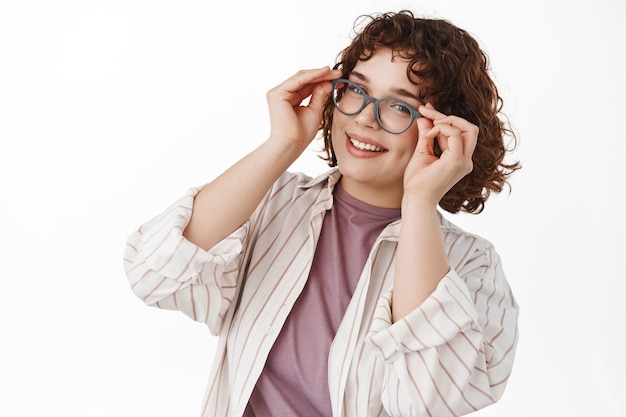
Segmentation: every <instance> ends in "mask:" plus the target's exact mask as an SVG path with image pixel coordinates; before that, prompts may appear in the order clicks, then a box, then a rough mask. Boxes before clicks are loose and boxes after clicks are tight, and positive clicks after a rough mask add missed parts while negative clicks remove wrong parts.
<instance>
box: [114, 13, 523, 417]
mask: <svg viewBox="0 0 626 417" xmlns="http://www.w3.org/2000/svg"><path fill="white" fill-rule="evenodd" d="M307 97H309V98H310V100H309V102H308V104H306V105H303V104H302V102H303V100H304V99H305V98H307ZM267 100H268V107H269V114H270V122H271V131H270V135H269V138H268V139H267V140H266V141H265V142H264V143H262V144H261V145H260V146H259V147H258V148H257V149H255V150H254V151H252V152H251V153H250V154H249V155H247V156H246V157H244V158H243V159H242V160H240V161H239V162H237V163H236V164H235V165H234V166H232V167H231V168H230V169H228V170H227V171H226V172H224V173H223V174H221V175H220V176H219V177H217V178H216V179H214V180H213V181H212V182H210V183H209V184H207V185H205V186H203V187H201V188H194V189H192V190H190V191H189V192H188V193H187V195H186V196H184V197H183V198H182V199H181V200H179V201H178V202H176V203H175V204H174V205H173V206H172V207H171V208H170V209H169V210H167V211H166V212H165V213H163V214H162V215H160V216H158V217H156V218H154V219H153V220H151V221H150V222H148V223H146V224H145V225H143V226H142V227H140V228H139V229H138V230H137V231H136V232H135V233H133V234H132V235H131V236H130V237H129V240H128V246H127V251H126V258H125V267H126V272H127V275H128V278H129V280H130V283H131V286H132V288H133V290H134V291H135V293H136V294H137V295H138V296H139V297H140V298H141V299H142V300H144V301H145V302H146V303H147V304H149V305H153V306H157V307H160V308H167V309H176V310H180V311H182V312H184V313H185V314H187V315H189V316H190V317H192V318H193V319H194V320H197V321H203V322H205V323H206V324H207V326H208V327H209V329H210V331H211V332H212V333H213V334H215V335H219V337H220V338H219V343H218V347H217V356H216V360H215V363H214V367H213V370H212V374H211V378H210V382H209V385H208V388H207V394H206V398H205V401H204V404H203V408H202V416H242V415H243V416H293V415H299V416H381V415H382V416H385V415H388V416H438V417H439V416H448V415H450V416H453V415H462V414H467V413H469V412H472V411H475V410H478V409H479V408H482V407H484V406H486V405H488V404H491V403H493V402H495V401H497V400H498V399H499V398H500V396H501V395H502V392H503V390H504V386H505V384H506V381H507V379H508V377H509V374H510V372H511V367H512V363H513V357H514V352H515V346H516V342H517V305H516V303H515V300H514V298H513V296H512V294H511V291H510V288H509V286H508V284H507V281H506V279H505V277H504V273H503V271H502V267H501V263H500V260H499V257H498V255H497V254H496V252H495V250H494V248H493V247H492V245H491V244H490V243H489V242H487V241H485V240H484V239H482V238H480V237H478V236H476V235H472V234H469V233H467V232H465V231H463V230H461V229H459V228H457V227H456V226H454V225H453V224H451V223H450V222H448V221H447V220H445V219H444V218H443V217H442V216H441V215H440V214H439V212H438V211H437V206H438V205H439V206H440V207H441V208H443V209H444V210H447V211H449V212H458V211H459V210H465V211H468V212H480V211H481V210H482V207H483V204H484V202H485V200H486V199H487V197H488V196H489V194H490V192H492V191H493V192H499V191H501V190H502V188H503V186H504V185H505V180H506V178H507V176H508V175H510V173H512V172H513V171H514V170H516V169H517V168H518V165H517V164H511V165H506V164H505V163H504V162H503V158H504V156H505V154H506V151H507V150H506V147H505V144H504V138H505V137H506V136H507V135H508V134H510V131H509V130H508V129H507V128H506V126H505V124H504V123H503V121H502V120H501V119H500V118H499V117H498V115H499V113H500V107H501V99H500V97H499V95H498V93H497V89H496V87H495V85H494V84H493V82H492V81H491V79H490V78H489V75H488V71H487V60H486V57H485V55H484V54H483V52H482V51H481V50H480V48H479V46H478V44H477V43H476V41H475V40H474V39H473V38H471V36H470V35H468V34H467V33H466V32H465V31H463V30H461V29H459V28H457V27H455V26H454V25H452V24H450V23H449V22H446V21H442V20H431V19H418V18H415V17H414V16H413V15H412V14H411V13H410V12H407V11H403V12H399V13H387V14H383V15H378V16H373V17H371V18H370V21H369V22H368V24H367V26H366V27H365V28H364V29H363V30H362V31H361V33H360V34H358V35H357V36H356V38H355V39H354V40H353V42H352V43H351V45H350V46H348V47H347V48H346V49H345V50H344V51H343V52H342V54H341V56H340V58H339V62H338V63H337V65H336V66H335V69H332V70H331V69H330V68H321V69H316V70H305V71H300V72H299V73H297V74H295V75H294V76H293V77H291V78H289V79H287V80H286V81H284V82H283V83H282V84H280V85H279V86H277V87H275V88H273V89H272V90H270V91H269V92H268V94H267ZM320 126H321V130H322V132H323V136H324V143H325V152H326V159H327V160H328V162H329V164H330V166H331V167H333V168H332V169H331V170H330V171H329V172H328V173H326V174H324V175H321V176H319V177H318V178H315V179H312V178H309V177H307V176H305V175H303V174H292V173H288V172H286V169H287V168H288V167H289V166H290V165H291V163H292V162H293V161H294V160H295V159H296V158H298V156H299V155H300V154H301V153H302V152H303V151H304V150H305V149H306V148H307V146H308V145H309V144H310V142H311V141H312V139H313V138H314V137H315V135H316V133H317V132H318V131H319V130H320Z"/></svg>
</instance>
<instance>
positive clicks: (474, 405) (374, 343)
mask: <svg viewBox="0 0 626 417" xmlns="http://www.w3.org/2000/svg"><path fill="white" fill-rule="evenodd" d="M457 268H458V269H457V270H455V269H451V270H450V271H449V273H448V274H447V275H446V276H445V277H444V278H443V279H442V280H441V281H440V283H439V285H438V286H437V288H436V290H435V291H434V292H433V293H432V294H431V295H430V297H429V298H427V299H426V300H425V301H424V303H422V305H421V306H420V307H418V308H417V309H416V310H414V311H413V312H411V313H410V314H408V315H407V316H405V317H404V318H403V319H401V320H399V321H397V322H396V323H393V324H392V322H391V290H389V291H387V292H386V293H384V294H383V296H382V297H381V298H380V299H379V301H378V305H377V308H376V311H375V317H374V320H373V322H372V326H371V328H370V331H369V333H368V336H367V339H366V340H367V343H368V344H370V346H371V347H372V348H373V349H374V350H375V351H376V352H377V354H378V355H379V356H380V357H381V358H382V359H383V360H384V362H385V375H386V378H385V383H384V386H385V388H384V389H383V393H382V396H383V398H382V403H383V405H384V407H385V409H386V410H387V412H388V413H389V414H390V415H392V416H408V415H417V416H438V417H440V416H458V415H464V414H467V413H470V412H472V411H476V410H478V409H480V408H483V407H485V406H487V405H489V404H491V403H493V402H495V401H497V400H498V399H499V398H500V397H501V396H502V393H503V391H504V387H505V384H506V381H507V379H508V377H509V375H510V373H511V368H512V366H513V359H514V354H515V347H516V344H517V317H518V308H517V304H516V302H515V300H514V298H513V295H512V293H511V290H510V288H509V285H508V283H507V281H506V279H505V277H504V272H503V270H502V266H501V263H500V259H499V257H498V255H497V254H496V252H495V251H494V250H493V247H491V245H489V244H487V245H482V246H481V247H479V248H477V249H476V250H475V252H474V253H473V254H472V255H471V256H470V257H469V259H467V260H466V262H464V264H463V265H459V267H457Z"/></svg>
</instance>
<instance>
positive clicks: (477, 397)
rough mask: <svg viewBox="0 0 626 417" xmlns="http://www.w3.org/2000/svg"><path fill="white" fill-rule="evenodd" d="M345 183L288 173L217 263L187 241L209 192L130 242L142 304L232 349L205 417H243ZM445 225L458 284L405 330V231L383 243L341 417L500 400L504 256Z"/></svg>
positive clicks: (365, 280)
mask: <svg viewBox="0 0 626 417" xmlns="http://www.w3.org/2000/svg"><path fill="white" fill-rule="evenodd" d="M339 177H340V174H339V172H338V171H336V170H333V171H331V172H329V173H327V174H324V175H321V176H319V177H318V178H316V179H311V178H309V177H307V176H305V175H302V174H290V173H285V174H284V175H283V176H281V178H280V179H279V180H278V181H277V182H276V183H275V184H274V186H273V187H272V189H271V190H270V192H269V193H268V194H267V195H266V196H265V198H264V200H263V201H262V202H261V204H260V205H259V207H258V208H257V210H256V211H255V212H254V213H253V215H252V216H251V218H250V219H249V220H248V221H247V222H246V223H245V224H244V225H242V226H241V227H240V228H239V229H237V230H236V231H234V232H233V233H232V234H231V235H230V236H229V237H227V238H226V239H224V240H223V241H222V242H220V243H218V244H217V245H216V246H214V247H213V248H211V249H210V250H209V251H204V250H202V249H200V248H198V247H197V246H195V245H194V244H192V243H191V242H189V241H188V240H186V239H185V238H184V237H183V236H182V232H183V230H184V229H185V227H186V225H187V223H188V222H189V219H190V217H191V211H192V207H193V200H194V196H195V195H196V194H197V192H198V191H199V189H198V188H194V189H191V190H190V191H189V192H188V193H187V195H185V196H184V197H183V198H181V199H180V200H179V201H177V202H176V203H174V204H173V205H172V206H171V207H170V208H169V209H168V210H166V211H165V212H164V213H163V214H161V215H160V216H157V217H156V218H154V219H152V220H151V221H149V222H148V223H146V224H145V225H143V226H142V227H140V228H139V229H138V230H137V231H136V232H134V233H133V234H131V236H130V237H129V238H128V244H127V249H126V254H125V268H126V273H127V276H128V279H129V281H130V284H131V287H132V289H133V291H134V292H135V293H136V294H137V296H138V297H139V298H141V299H142V300H143V301H144V302H145V303H146V304H148V305H153V306H156V307H160V308H166V309H174V310H180V311H182V312H183V313H185V314H187V315H188V316H190V317H191V318H193V319H194V320H197V321H202V322H204V323H206V324H207V326H208V327H209V330H210V331H211V333H212V334H214V335H219V337H220V338H219V341H218V347H217V356H216V361H215V363H214V365H213V369H212V371H211V377H210V380H209V384H208V387H207V392H206V396H205V400H204V403H203V406H202V412H201V417H213V416H236V417H240V416H241V415H242V413H243V411H244V409H245V407H246V404H247V402H248V399H249V397H250V394H251V393H252V390H253V388H254V386H255V383H256V380H257V378H258V376H259V375H260V373H261V371H262V369H263V366H264V363H265V359H266V358H267V355H268V353H269V351H270V349H271V347H272V344H273V343H274V341H275V340H276V338H277V336H278V333H279V332H280V329H281V327H282V325H283V323H284V322H285V320H286V318H287V315H288V314H289V311H290V310H291V308H292V306H293V305H294V303H295V301H296V299H297V298H298V295H299V294H300V291H301V290H302V289H303V287H304V284H305V283H306V280H307V278H308V273H309V270H310V267H311V263H312V258H313V255H314V253H315V245H316V242H317V238H318V237H319V234H320V229H321V225H322V220H323V216H324V213H325V212H326V210H328V209H329V208H330V207H331V205H332V190H333V187H334V186H335V184H336V182H337V181H338V179H339ZM440 222H441V231H442V233H443V236H444V242H445V247H446V251H447V254H448V261H449V264H450V268H451V269H450V272H449V273H448V274H447V275H446V276H445V277H444V278H443V279H442V280H441V281H440V283H439V285H438V286H437V288H436V290H435V291H434V292H433V293H432V294H431V296H430V297H429V298H428V299H427V300H426V301H424V303H423V304H422V305H421V306H420V307H419V308H417V309H416V310H415V311H413V312H411V313H410V314H408V315H407V316H405V317H404V318H403V319H401V320H399V321H398V322H396V323H393V324H392V322H391V288H392V284H393V274H394V262H395V253H396V245H397V241H398V236H399V232H400V221H397V222H394V223H391V224H390V225H389V226H387V227H386V228H385V229H384V230H383V232H382V233H381V234H380V236H379V237H378V239H377V240H376V242H375V243H374V246H373V248H372V250H371V253H370V256H369V258H368V260H367V263H366V265H365V268H364V270H363V273H362V275H361V277H360V279H359V282H358V284H357V287H356V289H355V292H354V295H353V297H352V300H351V302H350V304H349V305H348V309H347V310H346V313H345V316H344V318H343V320H342V322H341V324H340V326H339V329H338V330H337V334H336V335H335V339H334V342H333V345H332V346H331V350H330V353H329V365H328V383H329V389H330V397H331V402H332V410H333V416H335V417H338V416H346V417H353V416H359V417H360V416H394V417H396V416H436V417H445V416H457V415H463V414H467V413H470V412H472V411H475V410H478V409H480V408H482V407H484V406H486V405H489V404H491V403H493V402H495V401H497V400H498V399H499V398H500V396H501V395H502V393H503V391H504V387H505V385H506V381H507V380H508V377H509V375H510V372H511V368H512V365H513V359H514V354H515V347H516V343H517V315H518V312H517V304H516V302H515V300H514V298H513V295H512V293H511V290H510V288H509V285H508V283H507V281H506V279H505V277H504V273H503V270H502V265H501V263H500V259H499V257H498V255H497V254H496V252H495V250H494V248H493V246H492V245H491V244H490V243H489V242H488V241H486V240H484V239H482V238H480V237H478V236H476V235H472V234H469V233H467V232H465V231H463V230H461V229H459V228H458V227H456V226H454V225H453V224H451V223H450V222H449V221H447V220H446V219H444V218H443V217H442V216H440Z"/></svg>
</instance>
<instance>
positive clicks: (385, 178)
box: [332, 48, 422, 207]
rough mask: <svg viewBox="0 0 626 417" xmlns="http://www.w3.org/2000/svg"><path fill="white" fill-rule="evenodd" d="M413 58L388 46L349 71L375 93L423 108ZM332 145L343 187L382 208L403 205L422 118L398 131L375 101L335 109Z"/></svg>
mask: <svg viewBox="0 0 626 417" xmlns="http://www.w3.org/2000/svg"><path fill="white" fill-rule="evenodd" d="M407 66H408V61H407V60H404V59H402V58H400V57H399V56H397V55H395V56H394V55H392V52H391V50H390V49H388V48H382V49H380V50H376V52H375V53H374V55H373V56H372V57H371V58H370V59H369V60H367V61H359V62H358V63H357V64H356V66H355V67H354V69H353V70H352V72H351V73H350V74H349V75H348V78H349V79H350V81H353V82H354V83H356V84H358V85H359V86H360V87H361V88H362V89H363V91H364V92H365V93H366V94H368V95H370V96H373V97H376V98H379V99H382V98H396V99H400V100H402V101H404V102H406V103H408V104H409V105H411V106H412V107H413V108H415V109H417V107H419V105H420V104H422V103H421V102H420V101H419V100H418V98H417V95H418V91H417V90H418V87H417V86H416V85H415V84H413V83H412V82H411V81H410V80H409V79H408V78H407ZM332 144H333V149H334V152H335V156H336V158H337V166H338V167H339V170H340V171H341V173H342V175H343V176H342V178H341V186H342V187H343V189H344V190H345V191H346V192H347V193H348V194H350V195H351V196H353V197H355V198H357V199H359V200H361V201H364V202H366V203H369V204H372V205H376V206H379V207H400V203H401V201H402V193H403V177H404V170H405V168H406V166H407V164H408V163H409V160H410V159H411V157H412V156H413V152H414V151H415V146H416V144H417V123H416V122H413V124H412V125H411V127H410V128H409V129H408V130H406V131H405V132H403V133H401V134H399V135H394V134H391V133H388V132H386V131H385V130H383V129H382V128H381V127H380V125H379V124H378V122H377V121H376V115H375V113H374V105H373V103H368V104H367V106H366V107H365V108H364V109H363V110H362V111H361V112H360V113H359V114H357V115H354V116H346V115H345V114H343V113H341V112H340V111H339V110H337V109H335V110H334V112H333V125H332Z"/></svg>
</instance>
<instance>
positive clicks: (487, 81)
mask: <svg viewBox="0 0 626 417" xmlns="http://www.w3.org/2000/svg"><path fill="white" fill-rule="evenodd" d="M360 19H367V20H369V23H368V24H367V25H366V26H365V28H364V29H363V30H362V31H361V32H360V33H357V35H356V37H355V38H354V39H353V41H352V43H351V44H350V45H349V46H348V47H347V48H345V49H344V50H343V51H342V52H341V53H340V54H339V57H338V61H337V63H336V64H335V66H334V69H341V70H342V72H343V76H344V77H347V76H348V74H349V73H350V72H351V71H352V70H353V69H354V67H355V66H356V64H357V62H358V61H367V60H368V59H370V58H371V57H372V56H373V54H374V53H375V52H376V48H391V50H392V51H393V52H394V54H395V55H396V56H400V57H401V58H404V59H407V60H408V61H409V65H408V68H407V77H408V78H409V80H412V82H413V83H414V84H416V85H418V87H419V95H420V97H421V98H422V99H423V102H425V103H426V102H428V103H431V104H432V105H433V106H434V107H435V108H436V109H437V110H439V111H440V112H442V113H445V114H449V115H455V116H459V117H462V118H464V119H466V120H468V121H469V122H471V123H473V124H475V125H476V126H478V128H479V134H478V142H477V144H476V149H475V151H474V154H473V156H472V162H473V164H474V168H473V170H472V172H471V173H470V174H468V175H466V176H465V177H463V179H461V180H460V181H459V182H458V183H457V184H456V185H455V186H454V187H452V188H451V189H450V190H449V191H448V192H447V193H446V195H445V196H444V197H443V198H442V199H441V201H440V202H439V206H440V207H441V208H442V209H444V210H446V211H448V212H450V213H457V212H459V211H460V210H463V211H466V212H468V213H480V212H481V211H482V210H483V208H484V205H485V201H486V200H487V198H488V197H489V196H490V194H491V193H492V192H495V193H498V192H500V191H502V189H503V188H504V186H505V185H507V178H508V177H509V176H510V175H511V174H512V173H513V172H514V171H516V170H518V169H519V168H521V166H520V164H519V162H515V163H510V164H507V163H504V157H505V155H506V154H507V153H508V152H510V151H512V150H513V149H514V148H515V145H516V142H517V138H516V135H515V133H514V131H513V130H512V129H511V128H510V127H509V124H508V120H507V119H506V117H505V116H504V115H503V114H502V112H501V110H502V106H503V101H502V98H501V97H500V95H499V94H498V90H497V88H496V85H495V83H494V82H493V81H492V79H491V78H490V76H489V70H490V68H489V61H488V58H487V55H486V54H485V53H484V52H483V51H482V50H481V49H480V46H479V45H478V42H476V40H475V39H474V38H472V36H470V35H469V34H468V33H467V32H466V31H465V30H463V29H460V28H458V27H456V26H455V25H453V24H452V23H450V22H448V21H446V20H439V19H423V18H416V17H415V16H414V15H413V13H412V12H410V11H408V10H402V11H400V12H397V13H394V12H391V13H384V14H380V15H372V16H361V18H359V19H357V23H358V22H359V21H360ZM355 26H356V24H355ZM416 79H417V81H415V80H416ZM333 110H334V106H333V103H332V100H331V99H329V101H328V102H327V103H326V106H325V108H324V113H323V119H322V124H321V130H322V136H323V139H324V152H325V156H324V157H323V159H324V160H326V161H327V162H328V164H329V165H330V166H331V167H333V166H336V165H337V159H336V157H335V153H334V150H333V148H332V141H331V127H332V122H333ZM506 137H509V138H510V139H512V141H511V143H512V144H513V147H512V148H511V149H509V148H508V147H507V144H505V138H506Z"/></svg>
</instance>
